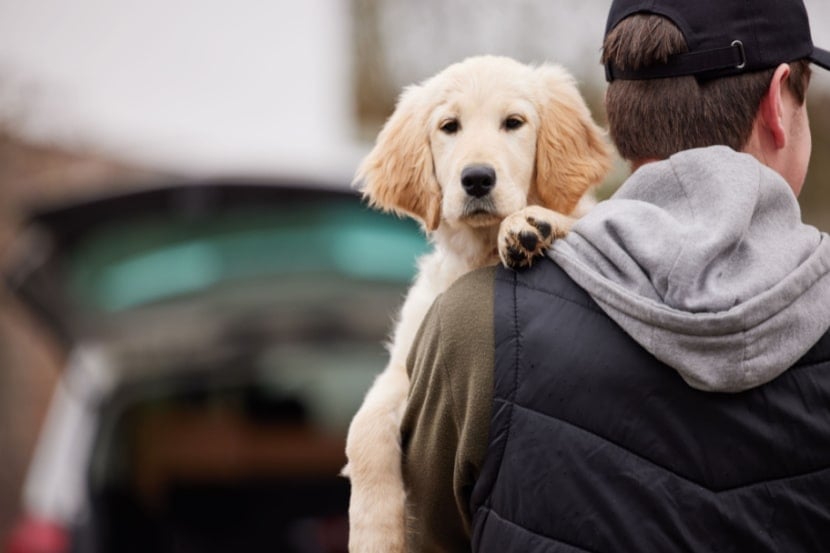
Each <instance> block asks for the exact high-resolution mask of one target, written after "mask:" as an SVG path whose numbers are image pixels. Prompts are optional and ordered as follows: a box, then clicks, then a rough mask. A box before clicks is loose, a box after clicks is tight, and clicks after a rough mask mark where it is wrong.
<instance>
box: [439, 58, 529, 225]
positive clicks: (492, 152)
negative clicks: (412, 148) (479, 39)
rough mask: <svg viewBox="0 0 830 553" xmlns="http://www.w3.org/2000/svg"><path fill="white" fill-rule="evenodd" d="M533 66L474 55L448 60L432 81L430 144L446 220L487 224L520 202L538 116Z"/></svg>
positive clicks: (524, 193)
mask: <svg viewBox="0 0 830 553" xmlns="http://www.w3.org/2000/svg"><path fill="white" fill-rule="evenodd" d="M531 79H532V69H531V68H530V67H528V66H526V65H524V64H521V63H519V62H517V61H514V60H512V59H509V58H504V57H496V56H480V57H475V58H469V59H467V60H465V61H463V62H461V63H459V64H456V65H453V66H450V67H449V68H447V69H446V70H445V71H444V72H443V73H441V74H439V75H438V77H437V78H436V81H435V82H434V83H433V88H434V91H435V93H436V94H437V96H438V97H439V98H440V99H441V101H440V102H438V103H437V104H436V105H435V107H434V109H433V110H432V114H431V116H430V145H431V151H432V155H433V162H434V167H435V174H436V176H437V179H438V183H439V185H440V187H441V191H442V195H443V197H442V202H441V209H442V213H443V218H444V221H445V222H446V223H447V224H448V225H449V226H451V227H452V226H456V225H466V226H470V227H489V226H494V225H497V224H498V223H499V222H500V221H501V220H502V219H503V218H504V217H506V216H507V215H509V214H510V213H513V212H514V211H516V210H518V209H521V208H522V207H524V206H525V205H526V202H527V195H528V190H529V188H530V184H531V182H532V180H533V174H534V158H535V155H536V133H537V130H536V129H537V126H538V116H537V114H536V110H535V106H534V103H533V101H532V100H533V87H532V80H531Z"/></svg>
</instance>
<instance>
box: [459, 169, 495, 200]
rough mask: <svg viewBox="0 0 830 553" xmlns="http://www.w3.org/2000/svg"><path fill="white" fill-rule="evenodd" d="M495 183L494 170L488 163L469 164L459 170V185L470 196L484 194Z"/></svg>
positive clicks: (479, 196) (477, 196)
mask: <svg viewBox="0 0 830 553" xmlns="http://www.w3.org/2000/svg"><path fill="white" fill-rule="evenodd" d="M495 185H496V171H495V170H494V169H493V168H492V167H490V166H489V165H470V166H469V167H465V168H464V170H463V171H461V186H463V187H464V190H465V191H466V192H467V194H469V195H470V196H473V197H475V198H481V197H482V196H486V195H487V194H489V193H490V190H492V189H493V187H494V186H495Z"/></svg>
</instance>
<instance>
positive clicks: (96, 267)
mask: <svg viewBox="0 0 830 553" xmlns="http://www.w3.org/2000/svg"><path fill="white" fill-rule="evenodd" d="M425 247H426V244H425V241H424V239H423V237H422V235H421V234H420V232H419V231H418V229H417V227H416V226H415V225H414V224H412V223H411V222H408V221H402V220H399V219H396V218H394V217H389V216H386V215H382V214H379V213H375V212H372V211H370V210H368V209H367V208H366V207H365V206H363V205H362V204H361V202H360V200H359V198H358V197H357V196H356V195H354V194H353V193H351V192H349V191H342V190H341V191H338V190H334V189H330V188H325V187H320V186H309V185H308V184H305V183H299V184H296V185H294V184H291V183H265V182H258V183H250V182H249V183H233V182H209V183H184V184H174V185H166V186H159V187H156V188H152V189H141V190H138V191H135V192H132V193H128V194H120V195H114V196H110V197H104V198H92V199H89V200H88V201H84V202H78V203H75V204H72V205H65V206H59V207H54V208H50V209H47V210H40V211H38V212H36V213H33V214H32V215H31V217H30V218H29V225H28V227H27V228H26V230H25V232H23V233H22V234H21V236H20V238H19V240H18V241H17V243H16V244H15V248H14V252H13V256H12V257H11V263H10V264H9V265H7V267H6V270H5V273H6V280H7V282H8V283H9V285H10V287H11V289H12V290H13V291H14V292H15V293H16V294H17V295H18V296H19V297H20V298H22V299H23V300H24V301H25V302H26V303H27V304H28V305H29V306H30V307H31V308H32V309H33V310H34V311H35V312H36V313H38V314H39V315H40V317H41V318H42V319H43V320H44V321H45V322H46V323H47V324H48V325H49V326H50V328H52V329H53V330H54V332H55V333H56V335H58V336H59V337H60V338H61V339H62V340H63V341H64V343H65V344H66V345H67V347H68V348H69V349H71V350H75V349H79V348H80V349H83V348H89V347H93V348H95V349H96V350H97V351H101V352H102V356H101V359H104V360H105V362H103V363H101V367H100V369H99V371H103V372H106V373H107V374H106V380H107V382H109V383H110V384H109V385H108V386H107V387H106V389H105V392H103V393H100V394H98V395H97V396H96V397H94V398H93V400H91V401H88V403H90V404H89V405H87V406H86V408H88V409H89V410H90V412H91V413H93V416H92V417H91V418H92V419H93V422H92V423H91V424H92V426H93V428H92V429H91V434H92V435H93V436H94V437H93V439H92V440H91V446H90V451H89V453H88V455H86V456H82V457H83V458H84V459H86V461H85V466H84V467H82V469H81V470H82V472H83V481H84V485H83V490H84V495H85V498H84V501H82V502H81V503H83V505H84V509H83V512H82V513H81V512H79V513H77V517H75V518H74V519H73V520H72V521H70V523H71V524H72V526H73V528H72V533H73V535H72V551H78V552H118V553H124V552H130V551H141V552H146V551H154V552H160V553H163V552H167V551H171V552H172V551H176V552H184V551H199V552H206V553H209V552H214V551H217V552H218V551H229V552H230V551H233V552H245V551H262V550H266V549H267V550H272V551H284V552H291V551H297V552H304V551H308V552H311V551H345V544H346V533H347V523H346V509H347V503H348V483H347V481H346V480H345V479H343V478H341V477H340V476H338V473H339V470H340V468H342V466H343V464H344V463H345V457H344V453H343V449H344V439H345V432H346V429H347V426H348V423H349V421H350V419H351V416H352V414H353V413H354V412H355V411H356V410H357V408H358V407H359V404H360V402H361V401H362V398H363V395H364V393H365V391H366V389H368V387H369V385H370V383H371V380H372V378H373V377H374V375H375V374H376V373H378V372H379V371H380V370H381V369H382V368H383V366H384V364H385V362H386V353H385V351H384V349H383V342H384V339H385V337H386V334H387V332H388V331H389V329H390V326H391V324H392V320H393V317H394V314H395V312H396V310H397V307H398V304H399V303H400V301H401V300H402V297H403V294H404V293H405V290H406V287H407V285H408V283H409V281H410V280H411V278H412V276H413V273H414V261H415V257H416V256H417V255H418V254H420V253H421V252H423V251H424V249H425ZM67 376H69V375H66V374H65V375H64V379H66V378H67ZM85 401H87V400H85ZM57 418H58V419H60V417H59V416H58V417H57ZM60 424H61V421H60V420H58V421H57V422H55V423H54V425H55V426H57V427H58V430H59V427H60ZM52 457H55V455H52ZM60 462H61V459H60V458H48V459H45V460H43V459H41V460H40V464H41V465H43V466H46V467H47V469H46V470H48V467H49V465H50V464H55V463H57V464H59V463H60ZM33 488H34V489H35V492H33V494H32V495H33V496H37V494H38V493H41V492H40V491H38V490H37V485H35V486H34V487H33ZM42 493H43V494H46V493H48V491H42Z"/></svg>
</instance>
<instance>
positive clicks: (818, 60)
mask: <svg viewBox="0 0 830 553" xmlns="http://www.w3.org/2000/svg"><path fill="white" fill-rule="evenodd" d="M809 59H810V61H811V62H813V63H815V64H816V65H818V66H819V67H823V68H824V69H827V70H828V71H830V52H828V51H827V50H823V49H822V48H813V54H812V55H811V56H810V58H809Z"/></svg>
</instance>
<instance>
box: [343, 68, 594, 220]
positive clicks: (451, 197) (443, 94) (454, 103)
mask: <svg viewBox="0 0 830 553" xmlns="http://www.w3.org/2000/svg"><path fill="white" fill-rule="evenodd" d="M607 166H608V152H607V150H606V147H605V144H604V142H603V141H602V133H601V132H600V130H599V129H598V128H597V127H596V125H595V124H594V123H593V121H592V119H591V116H590V113H589V112H588V108H587V107H586V106H585V103H584V102H583V101H582V98H581V96H580V95H579V92H578V91H577V90H576V87H575V85H574V83H573V79H572V78H571V77H570V76H569V75H568V74H567V73H565V71H564V70H562V69H561V68H558V67H556V66H542V67H540V68H537V69H534V68H532V67H530V66H527V65H524V64H521V63H519V62H517V61H514V60H511V59H509V58H504V57H495V56H480V57H474V58H469V59H467V60H465V61H463V62H461V63H457V64H454V65H451V66H450V67H448V68H447V69H445V70H444V71H442V72H440V73H438V74H437V75H436V76H434V77H432V78H431V79H428V80H427V81H424V82H423V83H421V84H420V85H416V86H412V87H409V88H407V89H406V90H405V91H404V93H403V94H402V95H401V98H400V99H399V101H398V105H397V106H396V108H395V112H394V113H393V114H392V116H391V117H390V118H389V121H388V122H387V123H386V125H385V126H384V128H383V130H382V131H381V133H380V134H379V136H378V140H377V143H376V144H375V147H374V149H373V150H372V151H371V153H370V154H369V155H368V156H367V158H366V159H365V160H364V161H363V163H362V164H361V166H360V168H359V169H358V173H357V176H356V181H357V182H359V183H360V184H362V187H363V193H364V196H365V197H367V198H368V199H369V201H370V203H371V205H373V206H375V207H379V208H381V209H384V210H388V211H393V212H396V213H399V214H406V215H410V216H412V217H414V218H416V219H418V220H420V221H421V223H422V224H423V226H424V227H425V228H426V229H427V230H428V231H432V230H435V229H436V228H437V227H438V226H439V224H441V222H442V221H443V222H444V223H446V224H447V225H449V226H450V227H453V226H457V225H466V226H472V227H485V226H493V225H496V224H498V223H499V222H500V221H501V220H502V219H503V218H504V217H506V216H507V215H509V214H510V213H513V212H515V211H517V210H519V209H521V208H523V207H525V206H526V205H527V203H528V201H529V200H530V201H534V202H535V203H541V204H543V205H545V206H547V207H550V208H551V209H555V210H557V211H560V212H563V213H570V212H571V211H572V210H573V208H574V206H575V205H576V203H577V201H578V200H579V198H580V197H581V196H582V195H583V193H584V192H585V191H586V190H587V189H588V188H589V187H590V186H591V185H594V184H596V183H597V182H599V181H600V180H601V179H602V177H603V176H604V175H605V172H606V171H607Z"/></svg>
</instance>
